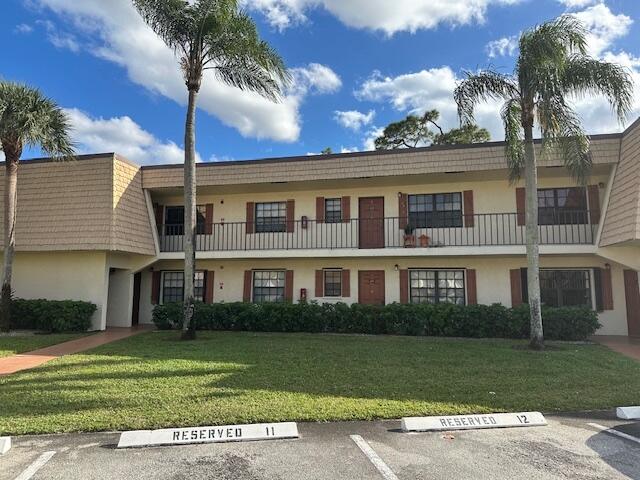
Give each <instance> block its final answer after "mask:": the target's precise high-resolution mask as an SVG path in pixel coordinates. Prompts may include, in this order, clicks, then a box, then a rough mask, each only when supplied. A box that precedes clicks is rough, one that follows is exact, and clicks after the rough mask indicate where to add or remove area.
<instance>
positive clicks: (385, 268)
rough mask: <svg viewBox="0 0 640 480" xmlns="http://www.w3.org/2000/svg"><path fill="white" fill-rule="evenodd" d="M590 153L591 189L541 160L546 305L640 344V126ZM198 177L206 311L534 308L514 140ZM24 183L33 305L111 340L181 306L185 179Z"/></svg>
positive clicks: (21, 229)
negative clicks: (236, 305)
mask: <svg viewBox="0 0 640 480" xmlns="http://www.w3.org/2000/svg"><path fill="white" fill-rule="evenodd" d="M591 154H592V160H593V170H592V175H591V178H590V180H589V182H588V185H586V186H578V185H576V184H575V183H574V182H573V180H572V179H571V178H570V177H569V175H568V173H567V171H566V170H565V169H564V168H563V167H562V160H561V158H559V157H558V156H557V155H550V156H541V157H540V169H539V187H540V188H539V192H538V202H539V214H540V225H539V231H540V239H541V247H540V253H541V267H542V271H541V288H542V297H543V301H544V302H545V303H546V304H549V305H589V306H592V307H593V308H594V309H597V310H598V311H599V312H600V321H601V323H602V325H603V326H602V329H601V330H600V333H602V334H614V335H640V291H639V288H638V270H640V122H636V123H635V124H634V125H632V126H631V127H629V128H628V129H627V130H626V131H625V132H623V133H620V134H610V135H598V136H594V137H593V138H592V143H591ZM197 172H198V174H197V180H198V235H197V255H196V261H197V270H198V273H197V296H198V298H199V299H201V300H202V301H205V302H234V301H246V302H263V301H293V302H296V301H299V300H301V299H306V300H308V301H318V302H338V301H342V302H349V303H351V302H360V303H373V304H383V303H391V302H403V303H408V302H455V303H459V304H474V303H486V304H490V303H502V304H504V305H507V306H511V305H517V304H520V303H523V302H526V299H527V292H526V281H525V277H526V257H525V237H524V229H525V227H524V190H523V188H522V185H510V184H509V182H508V180H507V178H508V174H507V170H506V161H505V158H504V145H503V144H502V143H500V142H492V143H486V144H477V145H468V146H454V147H427V148H417V149H407V150H397V151H384V152H359V153H350V154H337V155H322V156H305V157H293V158H278V159H265V160H255V161H233V162H218V163H202V164H199V165H198V168H197ZM19 175H20V178H19V187H18V221H17V227H16V239H17V255H16V264H15V269H14V288H15V292H16V295H17V296H20V297H24V298H49V299H67V298H68V299H79V300H89V301H92V302H94V303H96V304H97V305H98V311H97V312H96V314H95V318H94V325H93V326H94V328H96V329H104V328H106V327H109V326H128V325H131V324H137V323H150V322H151V312H152V309H153V306H154V305H155V304H157V303H164V302H172V301H180V300H181V299H182V295H183V274H182V263H183V257H184V254H183V233H184V225H183V207H182V195H183V187H182V185H183V181H182V179H183V170H182V165H168V166H166V165H158V166H148V167H139V166H137V165H135V164H133V163H131V162H129V161H128V160H126V159H124V158H122V157H121V156H119V155H117V154H98V155H84V156H81V157H79V158H78V160H77V161H73V162H52V161H49V160H47V159H37V160H31V161H25V162H23V163H22V164H21V167H20V174H19ZM1 183H2V182H0V184H1Z"/></svg>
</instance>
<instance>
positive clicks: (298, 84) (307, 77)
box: [291, 63, 342, 96]
mask: <svg viewBox="0 0 640 480" xmlns="http://www.w3.org/2000/svg"><path fill="white" fill-rule="evenodd" d="M291 75H292V77H293V85H292V86H291V93H292V94H294V95H301V96H304V95H306V94H307V92H310V93H315V94H322V93H335V92H337V91H338V90H340V88H341V87H342V80H340V77H339V76H338V75H337V74H336V73H335V72H334V71H333V70H331V69H330V68H329V67H327V66H325V65H320V64H319V63H310V64H309V65H307V66H306V67H298V68H292V69H291Z"/></svg>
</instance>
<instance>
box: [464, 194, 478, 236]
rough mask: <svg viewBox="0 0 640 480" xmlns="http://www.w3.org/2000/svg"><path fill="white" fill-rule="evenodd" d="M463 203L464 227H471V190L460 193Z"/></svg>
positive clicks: (472, 218) (472, 217)
mask: <svg viewBox="0 0 640 480" xmlns="http://www.w3.org/2000/svg"><path fill="white" fill-rule="evenodd" d="M462 197H463V203H464V226H465V227H473V226H474V224H475V217H474V216H473V190H465V191H464V192H462Z"/></svg>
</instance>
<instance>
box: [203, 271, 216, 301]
mask: <svg viewBox="0 0 640 480" xmlns="http://www.w3.org/2000/svg"><path fill="white" fill-rule="evenodd" d="M214 279H215V277H214V271H213V270H207V271H205V272H204V288H205V291H204V303H213V286H214V285H215V280H214Z"/></svg>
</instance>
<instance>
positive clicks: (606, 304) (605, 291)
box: [600, 268, 613, 310]
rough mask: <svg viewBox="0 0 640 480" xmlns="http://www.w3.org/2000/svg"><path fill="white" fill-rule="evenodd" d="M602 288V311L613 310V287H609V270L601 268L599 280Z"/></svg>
mask: <svg viewBox="0 0 640 480" xmlns="http://www.w3.org/2000/svg"><path fill="white" fill-rule="evenodd" d="M600 285H601V288H602V309H603V310H613V287H612V285H611V269H610V268H603V269H602V274H601V278H600Z"/></svg>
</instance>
